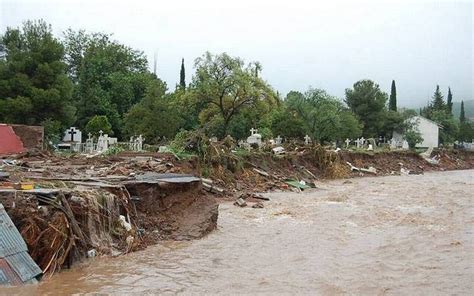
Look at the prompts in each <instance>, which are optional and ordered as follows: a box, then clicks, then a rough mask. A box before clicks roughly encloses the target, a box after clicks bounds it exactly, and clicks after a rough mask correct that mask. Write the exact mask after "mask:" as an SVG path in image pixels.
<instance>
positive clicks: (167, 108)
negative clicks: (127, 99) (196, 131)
mask: <svg viewBox="0 0 474 296" xmlns="http://www.w3.org/2000/svg"><path fill="white" fill-rule="evenodd" d="M166 89H167V88H166V84H165V83H164V82H162V81H161V80H154V81H153V82H152V83H151V84H150V85H149V86H148V88H147V90H146V94H145V97H144V98H143V100H141V101H140V102H139V103H137V104H136V105H134V106H133V107H132V108H131V109H130V111H129V112H128V113H127V114H126V116H125V133H126V135H128V136H135V135H137V134H142V135H143V136H144V137H145V138H146V139H147V141H149V142H152V143H157V142H159V141H160V140H161V139H163V137H166V138H168V139H171V138H173V137H174V136H175V134H176V132H177V131H178V129H179V128H180V126H182V124H183V122H182V118H181V117H180V116H179V114H178V113H177V112H176V111H175V110H176V109H175V105H174V102H173V101H172V100H170V97H169V95H167V94H166Z"/></svg>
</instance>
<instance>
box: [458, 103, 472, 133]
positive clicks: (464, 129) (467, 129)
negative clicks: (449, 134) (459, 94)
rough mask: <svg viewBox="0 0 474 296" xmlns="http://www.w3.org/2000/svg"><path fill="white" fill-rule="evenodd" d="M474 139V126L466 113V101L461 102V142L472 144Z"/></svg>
mask: <svg viewBox="0 0 474 296" xmlns="http://www.w3.org/2000/svg"><path fill="white" fill-rule="evenodd" d="M473 139H474V126H473V124H472V123H470V122H469V121H468V120H467V118H466V115H465V113H464V101H461V113H460V115H459V135H458V140H459V141H460V142H470V141H472V140H473Z"/></svg>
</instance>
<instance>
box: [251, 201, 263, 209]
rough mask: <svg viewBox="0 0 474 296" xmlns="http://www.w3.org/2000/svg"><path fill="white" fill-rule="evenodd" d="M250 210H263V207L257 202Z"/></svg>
mask: <svg viewBox="0 0 474 296" xmlns="http://www.w3.org/2000/svg"><path fill="white" fill-rule="evenodd" d="M252 208H254V209H263V208H264V206H263V203H262V202H261V201H259V202H257V203H255V204H254V205H253V206H252Z"/></svg>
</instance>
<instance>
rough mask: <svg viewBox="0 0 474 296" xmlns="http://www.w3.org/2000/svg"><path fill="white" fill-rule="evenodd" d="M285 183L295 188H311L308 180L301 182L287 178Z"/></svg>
mask: <svg viewBox="0 0 474 296" xmlns="http://www.w3.org/2000/svg"><path fill="white" fill-rule="evenodd" d="M285 183H286V184H288V185H290V186H293V187H295V188H298V189H300V190H305V189H308V188H311V187H310V186H308V185H306V182H304V181H303V183H301V181H296V180H292V179H287V180H285Z"/></svg>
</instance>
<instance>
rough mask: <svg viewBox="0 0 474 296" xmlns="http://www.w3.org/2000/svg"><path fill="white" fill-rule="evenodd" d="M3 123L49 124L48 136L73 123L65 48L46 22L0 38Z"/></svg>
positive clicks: (30, 24) (30, 23) (0, 116)
mask: <svg viewBox="0 0 474 296" xmlns="http://www.w3.org/2000/svg"><path fill="white" fill-rule="evenodd" d="M0 46H1V47H2V48H3V49H4V52H5V54H4V58H3V59H0V122H7V123H20V124H31V125H45V131H46V134H47V136H48V137H50V136H52V135H53V134H55V133H61V131H62V130H63V129H64V128H65V127H67V126H69V125H70V124H72V123H73V121H74V114H75V109H74V108H73V107H72V104H71V94H72V83H71V81H70V80H69V79H68V77H67V75H66V64H65V63H64V62H63V58H64V47H63V45H62V44H61V42H60V41H59V40H57V39H56V38H54V37H53V34H52V29H51V26H50V25H48V24H46V23H45V22H44V21H43V20H39V21H27V22H25V23H24V24H23V26H22V28H21V29H20V28H18V29H15V28H7V30H6V32H5V34H4V35H3V36H2V37H1V38H0Z"/></svg>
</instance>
